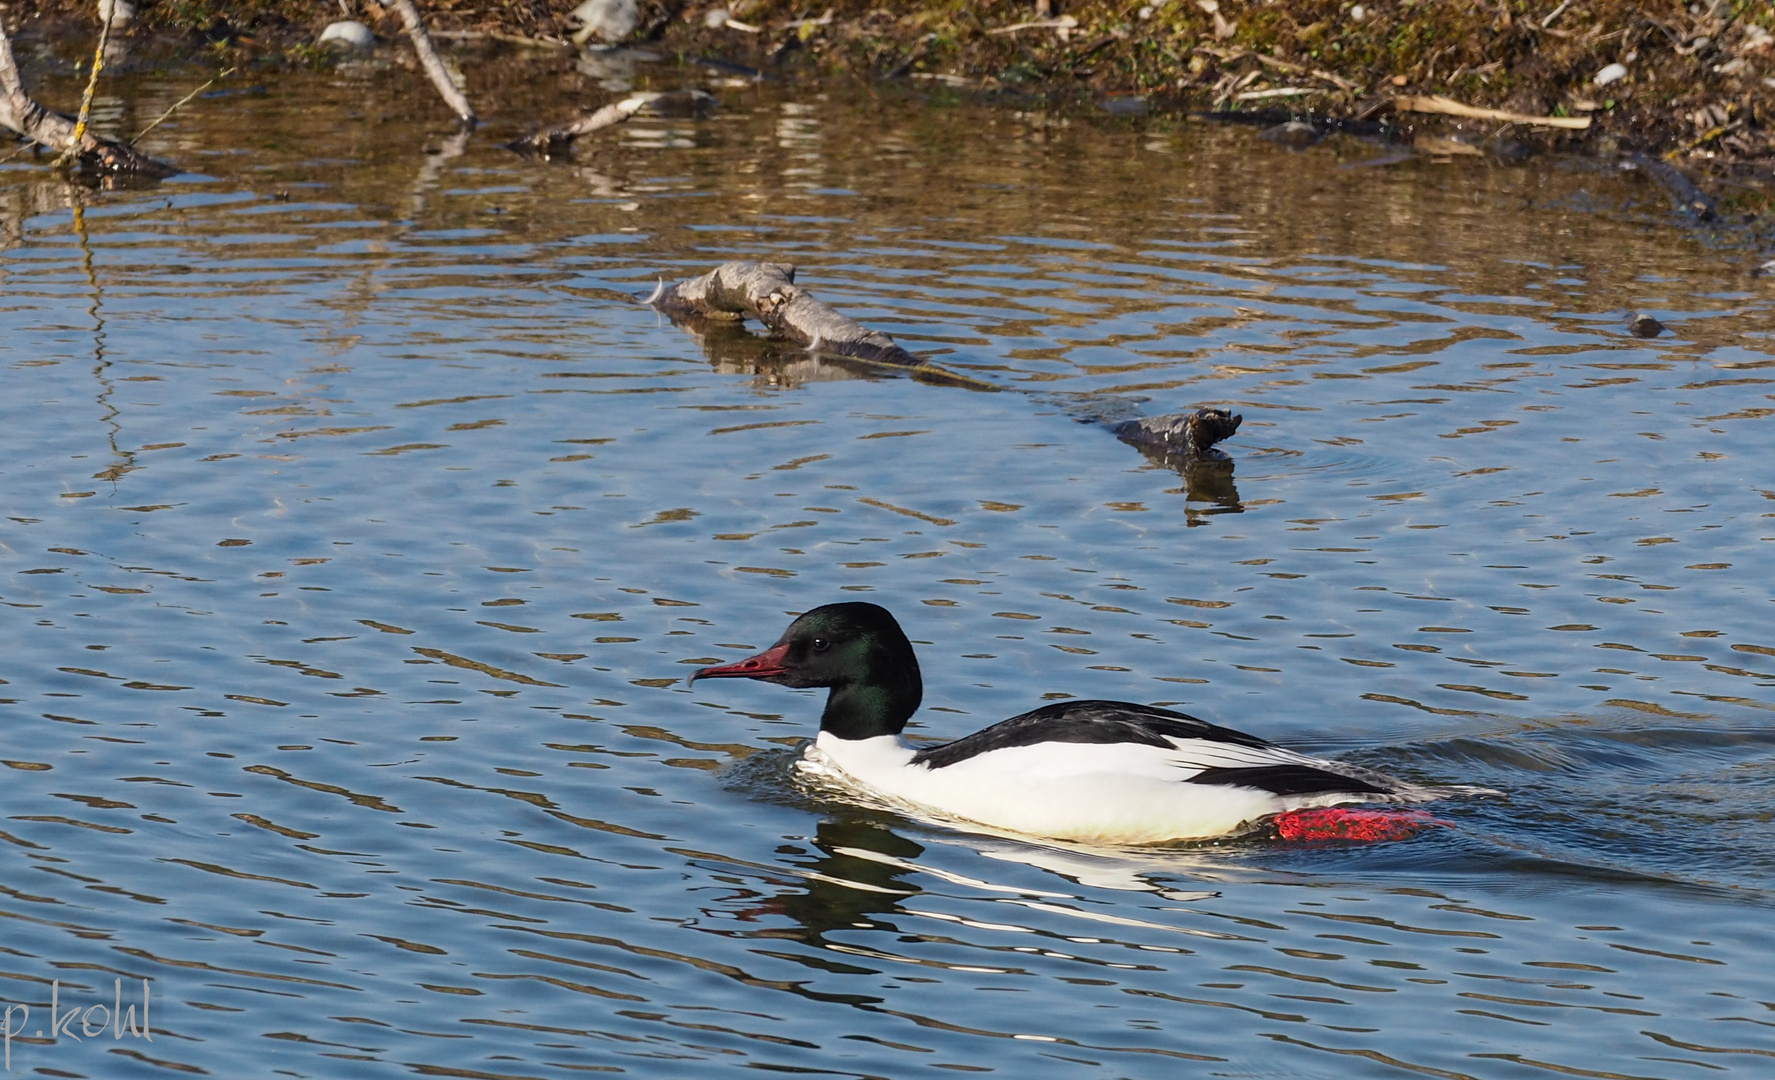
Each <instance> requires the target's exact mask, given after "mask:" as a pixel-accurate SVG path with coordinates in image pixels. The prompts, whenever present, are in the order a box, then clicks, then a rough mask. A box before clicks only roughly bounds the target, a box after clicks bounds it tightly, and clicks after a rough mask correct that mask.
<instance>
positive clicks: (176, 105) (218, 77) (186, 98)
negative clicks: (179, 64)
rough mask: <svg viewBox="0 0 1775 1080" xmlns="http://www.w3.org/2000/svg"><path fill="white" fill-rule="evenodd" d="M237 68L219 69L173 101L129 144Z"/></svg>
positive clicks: (134, 142) (132, 144)
mask: <svg viewBox="0 0 1775 1080" xmlns="http://www.w3.org/2000/svg"><path fill="white" fill-rule="evenodd" d="M237 70H239V69H238V68H228V69H227V70H225V71H219V72H217V73H216V74H215V75H214V76H213V77H211V79H210V81H209V82H206V83H204V84H203V85H202V86H200V87H198V88H197V89H195V90H193V91H191V92H190V93H189V94H186V95H185V96H184V97H182V98H180V99H179V100H177V101H175V102H173V103H172V105H171V106H169V107H168V108H167V110H166V111H165V112H163V113H161V114H160V115H159V116H156V117H155V118H154V122H153V123H151V124H149V125H148V126H147V127H145V128H143V129H142V130H140V131H138V132H136V137H135V138H133V139H131V140H130V141H129V145H131V146H134V145H135V144H137V143H139V142H141V141H142V137H143V136H145V135H147V134H148V133H149V132H150V131H153V130H154V129H155V128H157V127H159V126H160V125H161V122H162V121H164V120H165V119H166V118H167V117H169V116H171V115H172V114H173V113H176V112H178V111H179V110H180V109H182V108H184V107H185V104H186V102H188V101H190V100H191V99H192V98H194V97H196V96H197V95H199V94H201V93H203V92H204V91H205V90H208V89H209V88H210V87H212V86H214V85H216V84H217V83H219V82H221V81H222V80H223V79H226V78H227V77H228V76H230V75H232V74H234V73H235V72H236V71H237Z"/></svg>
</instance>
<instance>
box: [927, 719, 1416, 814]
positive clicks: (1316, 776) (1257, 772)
mask: <svg viewBox="0 0 1775 1080" xmlns="http://www.w3.org/2000/svg"><path fill="white" fill-rule="evenodd" d="M1172 739H1205V740H1207V741H1208V742H1218V743H1229V744H1232V745H1235V746H1246V747H1251V748H1253V749H1267V748H1269V747H1272V746H1273V745H1274V744H1273V743H1270V742H1267V741H1265V740H1263V739H1260V738H1258V737H1257V736H1255V735H1247V734H1245V733H1244V732H1242V731H1234V730H1233V729H1232V728H1224V727H1221V726H1220V725H1218V724H1210V723H1208V722H1207V721H1206V720H1198V719H1196V718H1195V717H1193V716H1190V715H1188V714H1186V713H1180V712H1173V711H1171V710H1170V709H1161V708H1159V707H1158V706H1156V705H1136V704H1134V703H1132V702H1127V701H1095V700H1086V701H1060V702H1055V703H1054V704H1052V705H1044V706H1042V707H1041V708H1039V709H1034V710H1031V711H1030V712H1026V713H1024V714H1023V715H1021V716H1013V717H1011V718H1010V719H1009V720H1006V721H1003V722H1002V723H998V724H994V725H992V726H991V727H989V728H986V729H985V730H983V731H977V732H975V733H974V734H972V735H967V736H964V737H962V738H960V739H957V740H955V741H954V742H951V743H944V744H943V745H941V746H929V747H926V748H924V749H922V750H920V751H918V752H917V753H916V754H914V755H913V757H912V761H913V764H915V765H927V766H929V767H930V768H933V769H941V768H943V767H945V766H948V765H954V764H956V763H958V762H962V761H966V760H968V759H969V758H972V757H975V756H977V755H980V754H984V753H986V752H987V751H989V750H1003V749H1007V748H1009V747H1013V746H1034V745H1036V744H1038V743H1096V744H1100V745H1101V744H1112V743H1132V744H1135V745H1137V746H1153V747H1158V748H1160V749H1163V750H1169V749H1171V748H1172V743H1171V741H1170V740H1172ZM1355 771H1357V770H1354V769H1352V772H1355ZM1381 779H1382V778H1381V777H1378V776H1376V777H1375V778H1374V779H1373V780H1369V779H1366V778H1364V777H1363V776H1359V775H1350V774H1348V773H1343V772H1333V771H1332V770H1331V769H1329V768H1319V767H1316V766H1313V765H1307V764H1301V763H1297V762H1279V763H1277V764H1274V765H1249V766H1230V767H1214V768H1207V769H1203V770H1202V771H1201V772H1198V773H1196V774H1195V775H1194V776H1191V777H1189V778H1188V781H1187V782H1188V783H1192V784H1226V785H1229V786H1233V787H1248V788H1256V789H1258V790H1260V791H1268V792H1271V793H1272V794H1276V795H1334V794H1349V795H1355V794H1364V795H1389V794H1392V793H1393V789H1392V788H1389V787H1382V786H1379V784H1378V781H1379V780H1381Z"/></svg>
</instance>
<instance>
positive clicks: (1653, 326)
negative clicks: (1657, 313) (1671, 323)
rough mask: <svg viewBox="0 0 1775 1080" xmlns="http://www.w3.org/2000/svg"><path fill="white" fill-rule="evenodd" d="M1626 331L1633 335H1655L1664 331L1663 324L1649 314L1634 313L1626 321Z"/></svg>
mask: <svg viewBox="0 0 1775 1080" xmlns="http://www.w3.org/2000/svg"><path fill="white" fill-rule="evenodd" d="M1627 332H1628V333H1630V334H1632V335H1633V336H1634V337H1645V338H1652V337H1657V336H1658V335H1659V334H1662V333H1663V332H1664V324H1663V323H1661V322H1659V321H1658V320H1657V319H1654V318H1652V317H1651V316H1650V315H1635V316H1634V317H1633V318H1631V319H1629V320H1628V321H1627Z"/></svg>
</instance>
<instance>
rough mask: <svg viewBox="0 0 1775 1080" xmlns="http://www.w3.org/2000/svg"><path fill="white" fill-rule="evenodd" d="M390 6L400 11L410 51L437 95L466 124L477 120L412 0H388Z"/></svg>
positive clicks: (474, 122)
mask: <svg viewBox="0 0 1775 1080" xmlns="http://www.w3.org/2000/svg"><path fill="white" fill-rule="evenodd" d="M390 2H391V3H392V4H393V5H394V9H395V10H396V11H398V12H400V13H401V21H402V22H403V23H406V24H407V37H408V39H409V40H411V41H412V42H413V51H414V52H416V53H418V54H419V64H420V66H421V67H423V68H425V73H426V74H427V75H429V76H431V84H432V85H433V86H435V87H437V88H438V96H439V97H441V98H443V99H444V104H446V105H448V106H450V109H451V111H452V112H454V113H455V114H456V116H457V118H458V119H460V120H461V121H462V122H463V123H465V124H467V125H468V126H470V127H473V126H474V125H475V124H476V122H477V121H478V120H479V118H478V117H476V116H475V110H474V107H473V106H471V105H470V104H469V103H468V97H467V96H466V95H464V94H463V92H462V88H461V87H459V86H457V85H456V80H455V79H452V78H451V77H450V69H449V68H448V67H446V66H444V58H443V57H441V56H439V55H438V50H437V47H436V46H434V45H433V44H432V43H431V35H430V34H428V33H426V32H425V22H424V21H423V20H422V19H420V17H419V9H418V8H417V7H415V6H413V0H390Z"/></svg>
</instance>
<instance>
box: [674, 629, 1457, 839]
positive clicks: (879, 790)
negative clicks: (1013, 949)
mask: <svg viewBox="0 0 1775 1080" xmlns="http://www.w3.org/2000/svg"><path fill="white" fill-rule="evenodd" d="M698 679H758V680H760V681H762V682H772V683H777V684H779V685H782V686H791V687H797V688H805V687H818V686H825V687H830V688H831V693H830V694H829V695H828V696H827V699H826V711H825V712H824V713H823V714H822V715H821V717H820V734H819V736H818V738H816V739H815V740H814V742H813V744H812V745H811V746H810V747H808V749H807V750H806V752H805V753H804V755H803V757H802V758H801V760H800V761H798V762H797V765H798V766H799V767H801V768H803V769H806V770H809V771H811V772H814V773H821V774H827V775H832V774H837V777H838V778H839V779H849V780H850V781H853V782H854V783H856V784H858V785H861V786H862V787H864V788H867V789H869V790H871V791H872V792H874V793H876V794H878V795H881V796H885V797H886V798H887V799H888V800H890V801H892V802H896V803H900V804H904V805H910V806H912V807H915V808H922V809H925V810H930V811H935V812H937V813H938V814H941V815H944V816H947V817H952V818H962V819H966V820H968V821H973V822H977V823H979V824H983V825H988V826H993V827H997V828H1002V829H1009V830H1011V831H1014V832H1020V833H1028V834H1031V835H1035V836H1043V837H1052V838H1055V839H1062V840H1078V841H1085V842H1089V843H1112V844H1149V843H1160V842H1164V841H1168V840H1199V839H1205V838H1210V837H1217V836H1227V835H1233V834H1239V833H1245V832H1250V831H1253V830H1254V829H1257V828H1260V827H1262V826H1263V825H1264V824H1265V823H1266V822H1268V821H1271V820H1274V819H1276V818H1277V815H1287V814H1290V813H1293V812H1296V811H1311V809H1312V808H1317V807H1331V806H1344V805H1348V804H1352V803H1411V802H1422V801H1426V800H1429V799H1433V798H1437V797H1439V796H1440V795H1442V794H1444V793H1443V792H1439V791H1435V790H1432V789H1429V788H1423V787H1419V786H1417V785H1414V784H1408V783H1405V782H1403V781H1400V780H1395V779H1393V778H1392V777H1389V776H1385V775H1382V774H1380V773H1377V772H1374V771H1372V770H1369V769H1364V768H1361V767H1359V766H1355V765H1347V764H1344V763H1343V762H1338V761H1326V760H1323V759H1320V758H1314V757H1308V756H1307V755H1305V754H1300V753H1296V752H1295V751H1293V750H1287V749H1284V748H1283V747H1280V746H1275V745H1273V744H1271V743H1268V742H1265V741H1264V740H1263V739H1260V738H1258V737H1256V736H1255V735H1247V734H1245V733H1243V732H1239V731H1234V730H1232V729H1230V728H1224V727H1220V726H1218V725H1216V724H1210V723H1208V722H1207V721H1204V720H1198V719H1196V718H1195V717H1193V716H1187V715H1185V714H1183V713H1180V712H1173V711H1172V710H1170V709H1161V708H1159V707H1157V706H1154V705H1136V704H1133V703H1131V702H1126V701H1060V702H1056V703H1054V704H1052V705H1044V706H1042V707H1041V708H1039V709H1035V710H1033V711H1030V712H1026V713H1024V714H1023V715H1021V716H1014V717H1012V718H1011V719H1009V720H1006V721H1003V722H1002V723H998V724H994V725H992V726H991V727H989V728H986V729H984V730H982V731H977V732H975V733H974V734H972V735H968V736H964V737H963V738H960V739H957V740H955V741H954V742H950V743H943V744H941V745H924V746H916V745H913V744H912V743H909V742H907V741H906V739H905V738H903V737H902V734H901V733H902V732H903V731H904V730H905V729H906V722H907V721H908V720H909V719H911V717H912V714H913V713H914V712H915V711H917V709H918V705H919V701H920V700H921V699H922V697H923V696H924V684H923V681H922V680H921V679H920V677H919V672H918V658H917V657H916V656H915V655H914V654H913V651H912V644H911V642H909V641H907V640H906V634H905V632H904V631H902V630H901V629H900V624H899V623H898V622H896V621H895V620H894V617H893V615H891V614H890V613H889V612H888V610H887V609H886V608H883V607H881V606H879V605H877V604H868V603H845V604H827V605H826V606H824V607H819V608H815V609H814V610H812V611H810V612H808V613H807V614H805V615H802V616H801V617H800V618H798V619H796V620H795V621H794V622H792V623H790V624H789V629H787V630H785V631H784V632H783V636H782V637H781V638H779V639H778V640H777V643H776V644H775V645H772V646H771V647H770V648H768V649H766V650H765V651H763V652H761V653H759V654H758V655H757V656H753V657H750V658H748V659H745V660H741V661H738V662H737V663H732V664H720V665H716V666H714V667H706V668H702V669H700V670H698V671H697V672H696V673H695V674H693V675H692V676H691V677H690V682H691V684H693V685H694V684H695V682H696V680H698ZM1408 831H1409V830H1408ZM1283 834H1284V835H1287V834H1288V832H1287V830H1286V829H1284V830H1283ZM1385 835H1392V834H1390V833H1388V834H1385Z"/></svg>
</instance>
